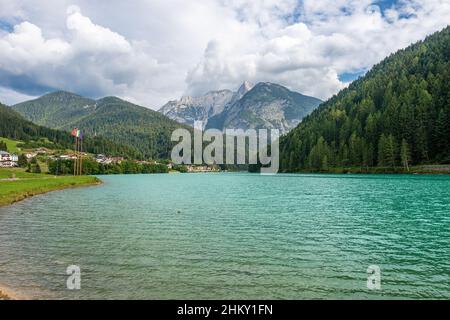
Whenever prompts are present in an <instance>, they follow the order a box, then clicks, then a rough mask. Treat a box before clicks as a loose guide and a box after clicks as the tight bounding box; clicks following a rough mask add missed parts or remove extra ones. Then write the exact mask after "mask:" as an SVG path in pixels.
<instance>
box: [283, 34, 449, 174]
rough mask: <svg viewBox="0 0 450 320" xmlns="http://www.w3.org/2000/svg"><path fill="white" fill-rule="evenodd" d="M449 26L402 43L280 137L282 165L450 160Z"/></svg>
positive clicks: (319, 166)
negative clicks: (393, 52)
mask: <svg viewBox="0 0 450 320" xmlns="http://www.w3.org/2000/svg"><path fill="white" fill-rule="evenodd" d="M449 83H450V27H447V28H446V29H444V30H443V31H441V32H438V33H435V34H434V35H432V36H430V37H428V38H427V39H425V40H424V41H421V42H419V43H416V44H414V45H412V46H410V47H408V48H407V49H404V50H401V51H399V52H397V53H395V54H393V55H391V56H390V57H388V58H386V59H385V60H384V61H382V62H381V63H380V64H378V65H376V66H375V67H374V68H373V69H372V70H371V71H369V72H368V73H367V75H366V76H364V77H363V78H360V79H359V80H357V81H355V82H353V83H352V84H351V85H350V86H349V88H347V89H345V90H343V91H341V92H340V93H339V94H338V95H336V96H334V97H333V98H331V99H330V100H328V101H327V102H325V103H323V104H322V105H321V106H320V107H319V108H318V109H317V110H316V111H314V112H313V113H312V114H311V115H310V116H308V117H307V118H305V119H304V121H303V122H302V123H301V124H300V125H299V126H298V127H297V128H296V129H294V130H293V131H291V132H290V133H289V134H288V135H286V136H284V137H282V139H281V141H280V143H281V144H280V153H281V159H280V161H281V170H282V171H285V172H292V171H301V170H313V171H314V170H318V171H327V170H330V169H332V168H336V167H365V168H368V167H375V166H378V167H396V166H404V167H405V168H406V167H408V166H409V165H414V164H427V163H450V90H449V88H450V85H449Z"/></svg>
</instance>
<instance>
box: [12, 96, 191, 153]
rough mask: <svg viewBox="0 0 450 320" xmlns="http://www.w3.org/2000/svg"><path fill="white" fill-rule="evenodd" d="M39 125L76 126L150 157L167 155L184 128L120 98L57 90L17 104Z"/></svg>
mask: <svg viewBox="0 0 450 320" xmlns="http://www.w3.org/2000/svg"><path fill="white" fill-rule="evenodd" d="M13 108H14V110H16V111H18V112H19V113H21V114H22V115H23V116H24V117H26V118H27V119H30V120H33V121H35V122H36V123H38V124H41V125H45V126H48V127H51V128H57V129H62V130H71V129H73V128H74V127H78V128H81V129H83V130H84V131H85V132H86V133H87V134H89V135H100V136H103V137H107V138H108V139H110V140H112V141H114V142H117V143H120V144H126V145H130V146H132V147H133V148H136V149H137V150H139V151H140V152H141V153H142V154H143V155H144V157H146V158H167V157H168V156H169V155H170V150H171V148H172V143H171V142H170V136H171V134H172V131H173V130H175V129H176V128H179V127H183V126H182V125H180V124H179V123H177V122H175V121H173V120H170V119H168V118H167V117H165V116H164V115H162V114H160V113H159V112H156V111H153V110H150V109H147V108H144V107H141V106H138V105H135V104H132V103H129V102H127V101H124V100H121V99H119V98H116V97H106V98H103V99H100V100H97V101H95V100H91V99H86V98H83V97H80V96H78V95H75V94H72V93H68V92H62V91H60V92H55V93H51V94H48V95H45V96H43V97H40V98H38V99H36V100H32V101H27V102H23V103H20V104H18V105H15V106H13Z"/></svg>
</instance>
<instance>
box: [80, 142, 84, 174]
mask: <svg viewBox="0 0 450 320" xmlns="http://www.w3.org/2000/svg"><path fill="white" fill-rule="evenodd" d="M82 174H83V138H80V176H81V175H82Z"/></svg>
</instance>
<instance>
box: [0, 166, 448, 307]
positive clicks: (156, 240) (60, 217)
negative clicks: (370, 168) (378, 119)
mask: <svg viewBox="0 0 450 320" xmlns="http://www.w3.org/2000/svg"><path fill="white" fill-rule="evenodd" d="M100 178H101V179H102V180H103V181H104V184H103V185H101V186H95V187H89V188H82V189H73V190H63V191H58V192H52V193H49V194H45V195H41V196H37V197H34V198H30V199H27V200H25V201H23V202H20V203H17V204H14V205H12V206H9V207H3V208H0V284H2V285H6V286H9V287H11V288H14V289H15V290H16V291H18V292H22V293H24V294H25V295H27V296H28V297H30V298H41V299H51V298H56V299H449V298H450V176H425V175H276V176H261V175H257V174H253V175H252V174H244V173H242V174H232V173H223V174H222V173H221V174H173V175H172V174H166V175H127V176H125V175H123V176H101V177H100ZM69 265H78V266H79V267H80V268H81V290H75V291H71V290H68V289H67V288H66V280H67V277H68V276H67V275H66V268H67V267H68V266H69ZM370 265H377V266H379V267H380V268H381V290H369V289H368V288H367V277H368V274H367V268H368V267H369V266H370Z"/></svg>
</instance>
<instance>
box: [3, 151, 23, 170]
mask: <svg viewBox="0 0 450 320" xmlns="http://www.w3.org/2000/svg"><path fill="white" fill-rule="evenodd" d="M18 161H19V157H18V156H17V155H15V154H10V153H9V152H6V151H0V167H2V168H12V167H17V162H18Z"/></svg>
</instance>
